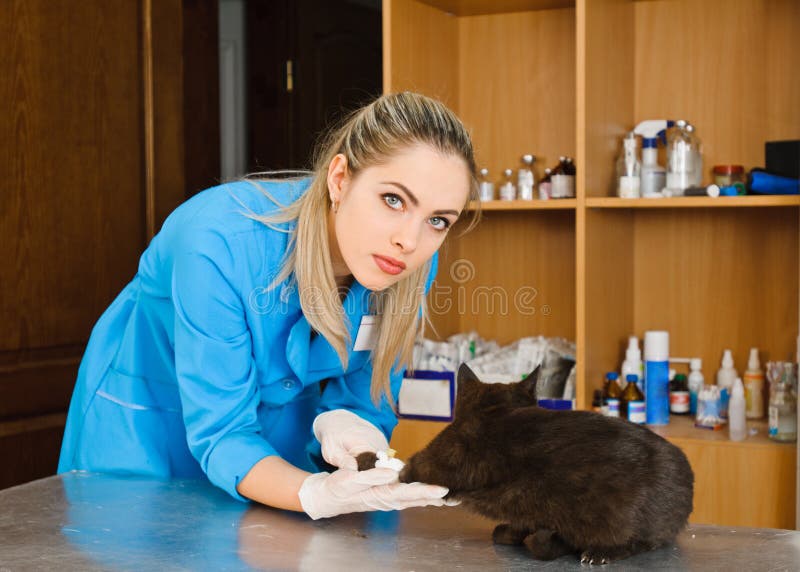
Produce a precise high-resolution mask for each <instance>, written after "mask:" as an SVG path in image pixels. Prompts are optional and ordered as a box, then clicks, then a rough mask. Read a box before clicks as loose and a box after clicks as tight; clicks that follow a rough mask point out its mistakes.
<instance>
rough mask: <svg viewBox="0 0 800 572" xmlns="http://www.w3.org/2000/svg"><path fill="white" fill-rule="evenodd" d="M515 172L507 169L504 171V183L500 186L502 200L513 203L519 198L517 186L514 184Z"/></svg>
mask: <svg viewBox="0 0 800 572" xmlns="http://www.w3.org/2000/svg"><path fill="white" fill-rule="evenodd" d="M513 174H514V171H512V170H511V169H506V170H505V171H503V181H502V183H501V184H500V200H501V201H513V200H514V199H516V198H517V186H516V185H515V184H514V178H513Z"/></svg>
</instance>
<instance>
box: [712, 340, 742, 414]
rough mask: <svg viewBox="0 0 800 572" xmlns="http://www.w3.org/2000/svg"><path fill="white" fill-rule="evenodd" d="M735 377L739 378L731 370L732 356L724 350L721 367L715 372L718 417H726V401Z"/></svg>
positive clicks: (728, 351)
mask: <svg viewBox="0 0 800 572" xmlns="http://www.w3.org/2000/svg"><path fill="white" fill-rule="evenodd" d="M737 377H739V375H738V374H737V373H736V370H735V369H734V368H733V355H732V354H731V350H725V352H724V353H723V354H722V367H720V368H719V371H718V372H717V387H719V395H720V398H719V405H720V407H719V409H720V416H722V417H727V416H728V400H729V399H730V396H731V389H732V388H733V384H734V383H735V382H736V378H737Z"/></svg>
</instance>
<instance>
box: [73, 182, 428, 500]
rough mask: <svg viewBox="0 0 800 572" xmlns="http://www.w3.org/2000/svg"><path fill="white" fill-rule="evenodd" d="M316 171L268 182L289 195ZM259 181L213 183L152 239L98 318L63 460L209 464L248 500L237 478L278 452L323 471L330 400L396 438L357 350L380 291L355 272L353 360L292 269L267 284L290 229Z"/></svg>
mask: <svg viewBox="0 0 800 572" xmlns="http://www.w3.org/2000/svg"><path fill="white" fill-rule="evenodd" d="M309 182H310V181H309V180H304V181H299V182H298V181H294V182H270V183H267V182H259V183H257V184H258V185H263V186H264V188H266V190H267V191H268V192H269V193H270V194H271V195H272V196H274V197H275V198H276V200H278V201H279V202H281V203H282V204H288V203H289V202H291V201H292V200H294V199H296V198H297V197H299V196H300V195H301V194H302V193H303V192H305V190H306V189H307V188H308V185H309ZM254 185H255V183H252V182H244V181H240V182H236V183H229V184H225V185H221V186H218V187H214V188H212V189H208V190H206V191H204V192H202V193H199V194H198V195H196V196H195V197H193V198H192V199H190V200H189V201H187V202H186V203H184V204H183V205H181V206H180V207H178V209H176V210H175V211H174V212H173V213H172V214H171V215H170V216H169V217H168V218H167V220H166V221H165V223H164V226H163V228H162V230H161V231H160V232H159V233H158V235H156V237H155V238H154V239H153V240H152V242H151V243H150V245H149V246H148V248H147V250H146V251H145V252H144V254H143V255H142V257H141V260H140V262H139V268H138V272H137V273H136V276H135V277H134V279H133V280H132V281H131V282H130V283H129V284H128V285H127V286H126V287H125V288H124V289H123V291H122V292H121V293H120V295H119V296H118V297H117V298H116V300H114V302H113V303H112V304H111V306H109V308H108V309H107V310H106V311H105V312H104V313H103V315H102V317H101V318H100V320H99V321H98V322H97V324H96V325H95V327H94V329H93V331H92V334H91V337H90V339H89V344H88V347H87V349H86V353H85V354H84V356H83V360H82V362H81V365H80V369H79V371H78V380H77V384H76V386H75V391H74V394H73V396H72V402H71V404H70V409H69V415H68V418H67V426H66V429H65V434H64V442H63V445H62V449H61V458H60V461H59V466H58V471H59V472H65V471H69V470H73V469H85V470H91V471H101V472H114V473H127V474H137V475H148V476H154V477H162V478H169V477H193V476H201V475H203V474H205V475H207V476H208V478H209V479H210V480H211V482H212V483H214V484H215V485H217V486H219V487H221V488H222V489H224V490H225V491H227V492H228V493H230V494H231V495H232V496H234V497H235V498H239V499H242V497H241V496H240V495H239V494H238V493H237V491H236V485H237V484H238V482H239V480H240V479H242V478H243V477H244V476H245V475H246V474H247V473H248V471H249V470H250V469H251V468H252V467H253V465H255V464H256V463H257V462H258V461H259V460H260V459H262V458H264V457H266V456H270V455H279V456H280V457H282V458H284V459H286V460H287V461H288V462H290V463H292V464H294V465H296V466H298V467H300V468H302V469H305V470H307V471H312V472H316V471H319V470H320V468H321V462H322V461H321V455H320V450H319V443H318V442H317V441H316V439H315V438H314V436H313V433H312V431H311V424H312V421H313V420H314V417H315V416H316V415H317V414H318V413H320V412H322V411H327V410H331V409H339V408H345V409H348V410H350V411H353V412H355V413H356V414H358V415H360V416H361V417H363V418H364V419H366V420H368V421H370V422H371V423H373V424H374V425H375V426H377V427H378V428H380V429H381V430H382V431H383V432H384V434H385V435H386V437H387V439H389V438H390V436H391V433H392V430H393V428H394V426H395V425H396V423H397V420H396V417H395V415H394V413H393V412H392V410H391V408H390V407H389V405H388V403H387V401H386V399H383V400H382V402H381V403H380V405H379V406H375V405H374V404H373V402H372V400H371V398H370V392H369V388H370V381H371V377H372V364H371V360H370V359H369V357H370V355H369V351H354V350H353V342H354V340H355V339H356V334H357V331H358V327H359V325H360V322H361V317H362V316H364V315H366V314H368V313H369V306H368V304H369V290H368V289H366V288H365V287H364V286H362V285H361V284H359V283H358V282H353V284H352V286H351V288H350V290H349V291H348V293H347V297H346V299H345V300H344V302H343V305H344V309H345V313H346V314H347V320H348V322H349V326H350V336H351V341H350V347H349V348H348V350H349V363H348V367H347V371H343V370H342V365H341V363H340V361H339V358H338V356H337V354H336V352H335V351H334V350H333V348H332V347H331V346H330V344H328V342H327V341H326V340H325V338H324V337H323V336H316V337H313V339H312V335H311V334H312V332H311V327H310V326H309V323H308V322H307V321H306V319H305V317H304V316H303V313H302V311H301V307H300V298H299V293H298V292H297V289H296V288H295V287H294V286H293V285H292V281H291V278H292V277H290V278H289V279H287V280H284V281H283V282H281V283H280V284H279V285H278V286H277V287H276V288H274V289H273V290H268V289H267V287H268V286H269V285H270V284H271V283H272V281H273V279H274V278H275V277H276V275H277V273H278V271H279V269H280V266H281V263H282V261H283V257H284V255H285V252H286V248H287V243H288V238H289V235H288V234H287V233H286V232H281V231H280V230H275V229H271V228H268V227H267V226H265V225H264V224H262V223H260V222H257V221H254V220H252V219H250V218H248V217H246V216H244V214H243V213H245V212H247V211H248V210H249V211H251V212H252V213H256V214H267V213H270V212H275V209H276V208H277V207H276V205H275V204H274V203H273V202H272V201H271V200H269V199H268V198H267V197H266V196H265V195H264V194H263V193H262V192H261V191H260V190H259V189H258V188H257V187H256V186H254ZM291 224H293V223H287V224H284V225H280V226H282V227H283V229H284V230H287V229H289V227H290V225H291ZM433 263H434V266H433V269H432V272H431V277H430V278H429V280H428V286H430V281H431V279H432V277H433V276H434V275H435V265H436V256H434V260H433ZM322 380H328V381H327V383H326V384H325V389H324V392H321V391H320V384H319V382H320V381H322ZM401 381H402V372H400V373H395V374H393V375H392V378H391V387H392V393H393V395H394V397H395V399H396V398H397V395H398V393H399V389H400V383H401Z"/></svg>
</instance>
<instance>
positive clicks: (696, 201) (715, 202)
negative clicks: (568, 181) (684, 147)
mask: <svg viewBox="0 0 800 572" xmlns="http://www.w3.org/2000/svg"><path fill="white" fill-rule="evenodd" d="M586 206H587V207H588V208H599V209H674V208H730V207H795V206H800V196H798V195H747V196H740V197H717V198H711V197H670V198H663V199H620V198H618V197H589V198H587V199H586Z"/></svg>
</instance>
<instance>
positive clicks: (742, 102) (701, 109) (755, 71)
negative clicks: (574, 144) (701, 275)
mask: <svg viewBox="0 0 800 572" xmlns="http://www.w3.org/2000/svg"><path fill="white" fill-rule="evenodd" d="M799 12H800V4H799V3H797V2H791V1H781V0H703V1H702V2H696V1H694V2H689V1H681V2H663V1H662V2H640V3H637V4H636V69H635V73H636V93H635V118H636V121H637V122H638V121H642V120H645V119H667V118H669V119H686V120H688V121H690V122H691V123H693V124H694V125H695V127H696V128H697V134H698V136H699V137H700V139H701V140H702V142H703V160H704V180H705V181H706V182H711V181H712V176H711V168H712V166H713V165H716V164H720V163H725V164H730V163H735V164H742V165H744V166H745V168H747V169H750V168H752V167H763V166H764V142H765V141H768V140H771V139H779V138H781V139H786V138H795V139H796V138H800V79H799V78H798V74H797V69H798V68H800V49H796V48H797V45H798V43H797V39H796V38H797V37H798V34H800V14H799ZM676 30H680V33H681V35H680V41H678V38H677V36H676ZM792 38H794V39H792ZM653 45H661V46H669V49H660V50H654V49H648V46H653ZM789 45H794V46H795V49H787V46H789Z"/></svg>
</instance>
